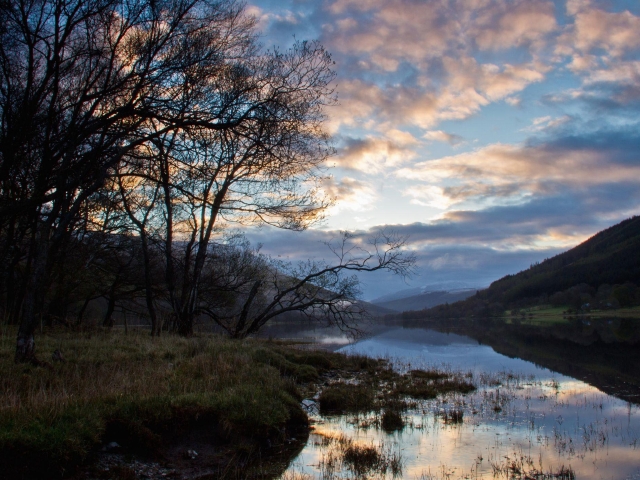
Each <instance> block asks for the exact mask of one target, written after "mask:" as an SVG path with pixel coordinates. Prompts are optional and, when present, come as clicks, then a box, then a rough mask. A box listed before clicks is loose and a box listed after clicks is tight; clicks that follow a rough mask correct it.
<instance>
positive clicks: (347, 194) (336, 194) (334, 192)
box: [322, 177, 378, 215]
mask: <svg viewBox="0 0 640 480" xmlns="http://www.w3.org/2000/svg"><path fill="white" fill-rule="evenodd" d="M322 189H323V190H324V191H325V193H326V194H327V196H328V197H329V198H331V199H333V200H334V202H335V204H334V205H333V206H332V207H330V209H329V211H328V212H327V214H328V215H332V214H336V213H338V212H340V211H343V210H352V211H364V210H369V209H371V208H372V206H373V204H374V202H375V200H376V198H377V196H378V195H377V193H376V191H375V190H374V189H373V187H371V186H370V185H369V184H367V183H365V182H362V181H359V180H356V179H353V178H350V177H343V178H341V179H340V180H336V179H334V178H333V177H330V178H327V179H325V180H324V182H323V184H322Z"/></svg>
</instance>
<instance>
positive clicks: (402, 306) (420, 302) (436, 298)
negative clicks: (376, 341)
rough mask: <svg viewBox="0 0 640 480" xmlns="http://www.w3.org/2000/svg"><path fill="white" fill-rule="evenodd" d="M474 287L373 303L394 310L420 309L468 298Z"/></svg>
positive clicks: (474, 291) (474, 290)
mask: <svg viewBox="0 0 640 480" xmlns="http://www.w3.org/2000/svg"><path fill="white" fill-rule="evenodd" d="M476 291H477V290H476V289H475V288H472V289H467V290H457V291H454V292H446V291H441V292H427V293H421V294H419V295H413V296H410V297H404V298H399V299H396V300H390V301H387V302H378V303H375V306H377V307H384V308H388V309H392V310H395V311H396V312H404V311H406V310H422V309H424V308H431V307H435V306H436V305H442V304H443V303H454V302H458V301H460V300H464V299H465V298H469V297H470V296H471V295H474V294H475V293H476Z"/></svg>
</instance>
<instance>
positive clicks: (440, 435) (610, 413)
mask: <svg viewBox="0 0 640 480" xmlns="http://www.w3.org/2000/svg"><path fill="white" fill-rule="evenodd" d="M340 350H341V351H344V352H347V353H354V354H355V353H357V354H365V355H368V356H371V357H384V358H388V359H389V360H390V361H391V362H392V363H393V365H394V367H395V368H396V369H398V370H409V369H429V368H433V367H436V368H439V369H446V370H451V371H461V372H464V373H466V374H468V375H469V377H470V378H472V381H473V382H474V383H475V384H476V386H477V390H476V391H475V392H473V393H471V394H468V395H461V394H449V395H446V396H443V397H439V398H437V399H435V400H428V401H421V402H419V403H418V404H417V405H415V407H414V408H412V409H410V410H408V411H406V412H404V421H405V428H404V429H403V430H401V431H396V432H392V433H386V432H385V431H383V430H382V429H381V428H380V427H379V423H380V422H379V421H376V420H377V419H379V417H376V414H373V413H371V414H365V415H358V416H354V415H340V416H321V415H319V414H318V413H317V411H314V405H313V404H312V403H311V402H307V403H308V405H309V408H310V410H311V416H312V418H313V420H314V422H315V430H314V432H313V433H312V434H311V436H310V438H309V441H308V443H307V445H306V446H305V448H304V449H303V450H302V452H301V453H300V455H299V456H298V457H297V458H296V459H295V460H294V461H293V462H292V463H291V465H290V467H289V469H288V470H287V472H286V473H285V474H284V475H283V477H282V478H283V479H285V480H293V479H296V480H297V479H315V478H318V479H332V478H404V479H458V478H460V479H476V478H483V479H491V478H505V479H511V478H515V479H529V478H536V479H552V478H553V479H555V478H561V479H565V478H566V479H570V478H575V479H589V480H591V479H593V480H596V479H611V480H624V479H628V480H631V479H636V480H638V479H640V407H639V406H638V404H637V403H631V402H627V401H623V400H620V399H618V398H615V397H613V396H611V395H608V394H606V393H603V392H602V391H600V390H598V389H597V388H595V387H593V386H590V385H588V384H587V383H585V382H583V381H580V380H577V379H574V378H571V377H569V376H565V375H561V374H559V373H556V372H553V371H551V370H548V369H546V368H541V367H538V366H536V365H535V364H533V363H531V362H528V361H525V360H521V359H519V358H509V357H507V356H504V355H501V354H499V353H496V352H495V351H494V350H493V349H492V348H491V347H490V346H487V345H481V344H480V343H478V342H477V341H476V340H474V339H472V338H470V337H467V336H464V335H457V334H446V333H440V332H436V331H434V330H427V329H405V328H394V329H390V330H388V331H386V332H383V333H381V334H378V335H376V336H373V337H371V338H368V339H365V340H361V341H359V342H357V343H354V344H351V345H347V346H344V347H342V348H341V349H340ZM567 362H571V359H570V358H569V359H567ZM450 411H458V412H460V411H461V412H463V415H462V417H461V418H456V420H455V421H450V420H447V419H448V418H449V419H450V418H451V417H450V416H447V412H450ZM345 442H350V444H356V445H363V446H372V447H375V448H376V450H377V451H378V452H379V455H380V456H379V458H380V459H381V461H379V462H378V468H377V469H372V470H370V471H366V472H363V471H362V470H361V471H359V472H356V471H354V470H353V466H352V465H351V464H349V463H348V462H346V461H344V459H343V458H342V457H341V454H340V448H339V445H340V444H341V443H342V444H344V443H345ZM398 467H399V468H398Z"/></svg>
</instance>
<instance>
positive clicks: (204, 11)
mask: <svg viewBox="0 0 640 480" xmlns="http://www.w3.org/2000/svg"><path fill="white" fill-rule="evenodd" d="M0 20H1V22H0V24H1V25H2V26H1V27H0V119H1V122H2V124H1V126H0V162H1V163H0V188H1V189H2V190H1V193H0V226H1V228H2V230H3V236H5V237H6V238H7V239H8V240H7V241H8V242H13V241H14V240H15V238H16V237H20V236H22V237H24V239H25V240H28V251H27V254H26V262H25V264H26V270H27V271H26V275H25V278H26V279H27V280H26V281H25V289H24V290H25V293H24V295H23V298H24V301H23V306H22V308H21V311H20V313H21V321H20V327H19V333H18V338H17V347H16V361H30V360H35V357H34V348H35V343H34V339H33V332H34V329H35V326H36V324H37V319H38V316H39V315H41V314H42V311H43V305H44V300H45V294H46V291H47V279H48V272H49V270H50V266H51V263H52V262H54V261H55V254H56V253H57V252H59V251H60V248H61V246H62V244H63V240H64V237H65V236H67V235H69V234H70V232H71V231H72V230H73V222H74V221H75V219H76V218H77V216H78V213H79V212H80V210H81V208H82V205H83V203H84V202H85V201H86V200H87V199H88V198H89V197H90V196H91V195H92V194H94V193H95V192H96V191H98V190H100V189H101V188H102V186H103V185H104V183H105V180H106V178H107V177H108V175H109V174H110V172H111V171H112V169H113V167H114V166H115V165H117V164H118V162H120V161H121V160H122V158H123V157H124V156H126V155H127V154H129V153H130V152H132V151H134V150H135V149H136V148H138V147H139V146H140V145H143V144H144V143H146V142H148V141H149V139H151V138H153V137H155V136H157V135H158V134H161V133H163V132H166V131H171V130H175V129H177V128H184V127H187V126H190V125H197V126H206V127H207V128H209V129H211V130H223V129H226V128H229V127H230V126H232V125H236V126H237V125H239V124H241V123H242V122H243V121H244V119H245V117H246V116H247V115H249V112H248V110H247V109H246V108H241V107H242V106H243V102H242V100H241V99H240V97H241V95H240V93H241V92H235V95H234V92H229V91H225V92H224V94H219V95H215V93H216V92H215V82H214V81H212V78H214V77H216V76H218V77H220V76H222V77H223V76H225V75H226V73H225V71H226V70H228V69H233V65H229V62H228V61H229V60H230V59H234V58H238V57H240V58H241V57H243V56H245V55H247V54H249V53H250V49H251V48H253V31H252V27H253V20H252V19H250V18H248V17H246V16H244V15H242V7H241V6H240V5H237V4H236V3H235V2H233V1H231V0H230V1H225V2H214V1H208V0H194V1H185V0H143V1H139V2H128V1H124V0H24V1H15V0H9V1H5V2H1V3H0ZM202 74H205V75H204V78H205V80H204V81H200V78H202V77H201V76H202ZM218 93H220V92H218ZM235 107H239V108H235ZM15 232H17V233H15ZM13 311H14V312H15V313H18V312H19V310H18V309H14V310H13Z"/></svg>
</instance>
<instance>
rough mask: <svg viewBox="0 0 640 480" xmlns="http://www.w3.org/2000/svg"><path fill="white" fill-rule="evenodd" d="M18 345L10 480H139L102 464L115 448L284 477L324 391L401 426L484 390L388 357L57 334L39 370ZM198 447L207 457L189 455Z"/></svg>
mask: <svg viewBox="0 0 640 480" xmlns="http://www.w3.org/2000/svg"><path fill="white" fill-rule="evenodd" d="M14 341H15V332H14V331H13V330H12V329H10V328H9V329H7V328H4V329H3V330H2V331H1V332H0V469H1V470H2V471H3V473H4V474H5V475H9V477H10V478H45V477H46V478H65V477H71V478H73V477H74V475H75V476H76V477H81V478H85V477H86V476H87V475H89V476H90V478H105V479H107V478H136V475H135V473H134V472H123V470H122V469H120V470H118V469H110V470H108V471H107V469H102V470H101V469H99V468H97V465H99V464H100V461H101V460H100V459H101V458H103V457H104V456H105V455H106V454H105V453H104V451H105V447H107V450H108V446H109V445H113V442H115V444H117V448H116V451H117V452H120V453H121V454H126V455H129V456H135V457H136V458H142V459H148V461H149V462H151V461H157V462H159V464H163V465H164V464H167V463H171V464H173V466H174V467H177V470H178V471H179V470H180V468H181V467H185V468H188V469H191V470H190V471H193V469H194V468H198V469H199V470H198V473H202V472H206V473H207V474H210V475H212V476H211V478H224V477H226V478H273V477H275V476H277V475H278V474H279V473H281V472H282V470H283V469H284V468H285V467H286V464H287V462H288V461H289V460H290V458H291V457H292V456H293V455H295V454H296V448H301V447H302V445H303V444H304V442H305V441H306V438H307V436H308V431H309V428H308V419H307V416H306V414H305V412H304V411H303V410H302V408H301V406H300V401H301V400H302V398H309V397H312V396H314V395H315V394H316V393H318V392H320V395H319V405H320V408H321V410H322V411H324V412H326V413H337V414H340V413H343V412H347V411H348V412H356V411H370V410H377V411H379V412H380V414H381V419H382V423H383V426H384V428H385V429H389V430H394V429H399V428H402V425H401V424H400V425H396V424H397V422H398V419H399V421H400V423H401V422H402V420H401V418H400V417H399V415H398V413H397V412H399V411H402V410H403V409H404V408H407V405H408V404H407V403H406V402H407V399H408V398H409V397H412V398H433V397H435V396H436V395H438V394H439V393H443V392H446V391H461V392H465V391H469V390H470V389H473V386H472V385H471V384H469V383H468V382H467V381H466V379H465V378H463V377H461V376H453V377H452V376H451V375H445V374H441V373H437V372H432V373H426V372H420V371H412V372H409V373H407V374H405V375H400V374H398V373H396V372H394V371H393V370H392V369H391V368H390V367H389V366H388V365H387V364H386V362H384V361H379V360H372V359H369V358H366V357H357V356H350V357H348V356H345V355H341V354H336V353H331V352H325V351H316V350H307V349H302V348H300V346H299V345H298V346H296V345H284V344H280V343H277V342H270V341H266V340H244V341H235V340H228V339H226V338H223V337H219V336H201V337H195V338H188V339H187V338H182V337H175V336H164V337H160V338H156V339H152V338H150V337H149V336H148V334H147V333H146V332H139V333H136V332H133V333H132V332H129V334H128V335H125V334H124V333H122V332H109V331H103V330H96V331H91V332H81V333H77V332H75V333H69V332H64V331H55V330H50V331H46V330H45V331H44V332H42V333H41V334H40V335H39V336H38V338H37V353H38V356H39V358H40V360H43V361H46V363H47V365H44V366H38V367H36V366H32V365H16V364H14V362H13V349H14ZM55 351H59V352H60V353H61V356H62V358H63V360H62V361H59V360H54V359H53V357H52V354H53V352H55ZM454 377H455V378H454ZM387 417H389V418H387ZM394 421H395V422H396V424H394ZM385 422H386V423H385ZM296 446H297V447H296ZM201 449H202V450H201ZM192 450H193V451H195V450H199V451H200V453H203V455H201V456H200V458H198V459H197V461H195V460H194V458H187V457H189V456H191V454H190V453H188V452H191V451H192ZM205 454H206V455H205ZM265 459H267V462H266V463H265V461H264V460H265ZM176 464H177V465H176ZM194 465H197V467H194Z"/></svg>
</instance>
